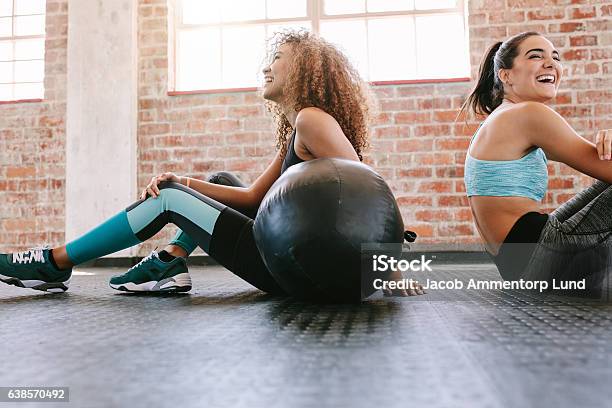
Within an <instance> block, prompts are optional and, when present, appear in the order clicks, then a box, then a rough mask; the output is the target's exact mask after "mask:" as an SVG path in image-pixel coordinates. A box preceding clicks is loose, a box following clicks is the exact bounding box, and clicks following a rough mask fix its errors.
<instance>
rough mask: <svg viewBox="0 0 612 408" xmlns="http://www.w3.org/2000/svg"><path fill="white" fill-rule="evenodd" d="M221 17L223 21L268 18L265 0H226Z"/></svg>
mask: <svg viewBox="0 0 612 408" xmlns="http://www.w3.org/2000/svg"><path fill="white" fill-rule="evenodd" d="M221 17H222V20H223V21H248V20H263V19H264V18H266V3H265V0H224V1H222V2H221Z"/></svg>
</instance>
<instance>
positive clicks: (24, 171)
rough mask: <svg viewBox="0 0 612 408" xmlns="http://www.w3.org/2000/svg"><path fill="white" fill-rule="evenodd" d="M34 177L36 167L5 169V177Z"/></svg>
mask: <svg viewBox="0 0 612 408" xmlns="http://www.w3.org/2000/svg"><path fill="white" fill-rule="evenodd" d="M34 176H36V167H7V168H6V177H8V178H23V177H34Z"/></svg>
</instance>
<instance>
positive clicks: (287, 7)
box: [266, 0, 306, 18]
mask: <svg viewBox="0 0 612 408" xmlns="http://www.w3.org/2000/svg"><path fill="white" fill-rule="evenodd" d="M266 3H267V9H268V16H267V18H285V17H306V0H290V1H287V0H266Z"/></svg>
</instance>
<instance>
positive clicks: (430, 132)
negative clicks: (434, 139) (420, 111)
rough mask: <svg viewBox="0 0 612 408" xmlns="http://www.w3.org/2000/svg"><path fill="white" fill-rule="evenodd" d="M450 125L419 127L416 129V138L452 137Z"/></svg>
mask: <svg viewBox="0 0 612 408" xmlns="http://www.w3.org/2000/svg"><path fill="white" fill-rule="evenodd" d="M450 134H451V128H450V126H449V125H418V126H416V127H415V128H414V135H415V136H450Z"/></svg>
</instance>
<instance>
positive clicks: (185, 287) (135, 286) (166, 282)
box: [109, 273, 191, 292]
mask: <svg viewBox="0 0 612 408" xmlns="http://www.w3.org/2000/svg"><path fill="white" fill-rule="evenodd" d="M109 285H110V287H111V288H113V289H116V290H121V291H123V292H189V291H190V290H191V275H189V273H179V274H178V275H174V276H173V277H171V278H166V279H162V280H160V281H149V282H143V283H134V282H126V283H121V284H118V285H115V284H112V283H109Z"/></svg>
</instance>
